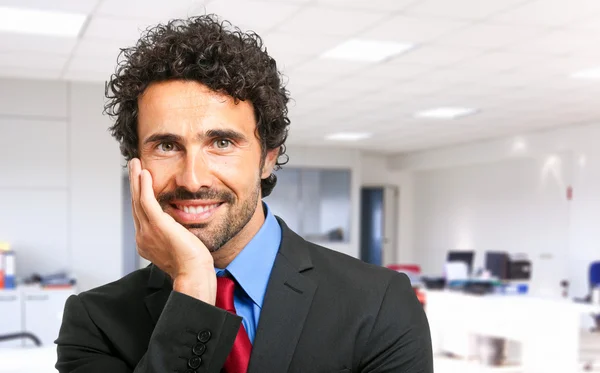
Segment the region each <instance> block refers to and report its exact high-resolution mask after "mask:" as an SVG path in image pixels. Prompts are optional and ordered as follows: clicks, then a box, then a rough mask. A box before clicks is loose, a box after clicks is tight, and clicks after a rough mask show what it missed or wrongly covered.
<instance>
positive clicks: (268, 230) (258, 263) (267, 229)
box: [215, 202, 281, 344]
mask: <svg viewBox="0 0 600 373" xmlns="http://www.w3.org/2000/svg"><path fill="white" fill-rule="evenodd" d="M263 208H264V209H265V211H266V214H265V215H266V216H265V222H264V223H263V225H262V227H261V228H260V230H259V231H258V233H256V235H255V236H254V237H253V238H252V240H250V242H249V243H248V244H247V245H246V247H244V249H243V250H242V251H241V252H240V253H239V254H238V255H237V256H236V257H235V259H234V260H233V261H232V262H231V263H229V265H228V266H227V268H225V269H219V268H215V271H216V272H217V276H223V275H224V274H225V272H228V273H230V274H231V275H232V276H233V278H235V280H236V281H237V283H238V284H239V285H240V286H238V287H236V290H235V293H234V295H233V303H234V305H235V310H236V313H237V314H238V316H241V317H242V323H243V324H244V328H246V332H247V333H248V338H250V342H252V344H254V337H255V336H256V328H257V327H258V320H259V319H260V311H261V309H262V306H263V300H264V298H265V293H266V291H267V283H268V282H269V277H270V275H271V269H273V263H274V262H275V257H276V256H277V252H278V251H279V246H280V244H281V227H280V226H279V222H278V221H277V219H276V218H275V216H274V215H273V214H272V213H271V210H269V208H268V206H267V204H266V203H264V202H263ZM240 287H241V289H240Z"/></svg>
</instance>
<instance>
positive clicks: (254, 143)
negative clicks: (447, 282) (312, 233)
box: [138, 80, 277, 252]
mask: <svg viewBox="0 0 600 373" xmlns="http://www.w3.org/2000/svg"><path fill="white" fill-rule="evenodd" d="M138 110H139V111H138V138H139V143H138V149H139V156H140V160H141V163H142V168H144V169H147V170H148V171H150V174H151V175H152V180H153V189H154V195H155V196H156V199H157V200H158V201H159V203H160V205H161V207H162V208H163V210H164V211H165V212H166V213H167V214H169V215H171V216H172V217H173V218H174V219H175V220H176V221H177V222H179V223H180V224H182V225H183V226H185V227H186V228H188V229H189V230H190V231H191V232H192V233H194V234H195V235H196V237H198V238H199V239H200V240H201V241H202V242H203V243H204V245H205V246H206V247H207V248H208V249H209V250H210V251H212V252H214V251H217V250H219V249H220V248H221V247H222V246H224V245H226V244H227V243H228V242H230V241H231V240H232V239H234V238H237V240H238V241H240V242H239V243H240V244H242V245H244V246H245V244H246V243H247V241H249V240H250V239H251V238H252V237H253V236H254V234H256V232H257V231H258V230H259V229H260V226H261V225H262V223H263V221H264V211H263V209H262V204H261V203H260V201H261V191H260V181H261V179H262V178H266V177H268V176H269V175H270V174H271V172H272V170H273V167H274V164H275V161H276V158H277V150H271V151H269V152H268V153H267V155H266V158H265V162H264V165H263V167H262V168H261V164H262V162H261V160H262V151H261V146H260V142H259V140H258V138H257V137H256V120H255V116H254V109H253V106H252V104H251V103H250V102H248V101H240V102H238V103H237V104H236V103H235V102H234V99H233V98H232V97H230V96H227V95H224V94H220V93H217V92H214V91H212V90H210V89H209V88H208V87H206V86H204V85H202V84H200V83H198V82H190V81H180V80H172V81H165V82H158V83H153V84H151V85H150V86H149V87H148V88H147V89H146V90H145V91H144V94H143V95H142V96H141V97H140V98H139V99H138ZM242 241H244V242H242Z"/></svg>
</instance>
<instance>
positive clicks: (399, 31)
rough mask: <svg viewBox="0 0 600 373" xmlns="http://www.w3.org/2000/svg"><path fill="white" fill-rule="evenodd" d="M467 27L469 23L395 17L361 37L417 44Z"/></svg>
mask: <svg viewBox="0 0 600 373" xmlns="http://www.w3.org/2000/svg"><path fill="white" fill-rule="evenodd" d="M467 25H469V23H468V22H466V21H453V20H443V19H432V18H417V17H406V16H396V17H393V18H391V19H389V20H386V21H384V22H382V23H380V24H378V25H377V26H375V27H374V28H372V29H370V30H368V31H367V32H365V33H364V34H362V35H361V37H365V38H371V39H377V40H394V41H399V42H406V43H415V44H417V43H423V42H428V41H431V40H432V39H435V38H437V37H439V36H441V35H444V34H446V33H448V32H450V31H454V30H458V29H460V28H464V27H466V26H467Z"/></svg>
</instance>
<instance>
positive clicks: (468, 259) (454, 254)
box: [446, 251, 475, 276]
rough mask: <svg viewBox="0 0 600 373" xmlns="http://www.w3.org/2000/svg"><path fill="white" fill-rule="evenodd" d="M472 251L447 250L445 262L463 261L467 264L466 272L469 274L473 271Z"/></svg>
mask: <svg viewBox="0 0 600 373" xmlns="http://www.w3.org/2000/svg"><path fill="white" fill-rule="evenodd" d="M474 257H475V252H473V251H448V255H447V257H446V262H447V263H449V262H463V263H465V264H466V265H467V274H468V275H469V276H470V275H471V274H472V273H473V258H474Z"/></svg>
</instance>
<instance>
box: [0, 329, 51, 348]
mask: <svg viewBox="0 0 600 373" xmlns="http://www.w3.org/2000/svg"><path fill="white" fill-rule="evenodd" d="M26 339H29V340H31V342H32V343H33V344H34V345H35V346H36V347H40V346H41V345H42V341H40V339H39V338H38V337H37V336H36V335H34V334H31V333H26V332H20V333H12V334H0V343H2V342H6V341H15V340H17V341H23V340H26Z"/></svg>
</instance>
